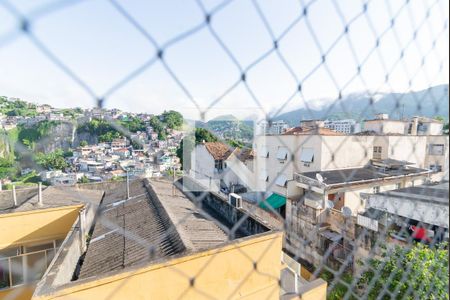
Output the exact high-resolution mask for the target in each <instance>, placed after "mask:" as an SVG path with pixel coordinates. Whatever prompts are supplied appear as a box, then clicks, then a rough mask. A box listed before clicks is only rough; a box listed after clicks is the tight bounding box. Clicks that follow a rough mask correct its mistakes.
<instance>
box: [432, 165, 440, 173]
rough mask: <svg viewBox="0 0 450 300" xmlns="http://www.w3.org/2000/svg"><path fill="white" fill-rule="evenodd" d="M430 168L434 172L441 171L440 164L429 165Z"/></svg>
mask: <svg viewBox="0 0 450 300" xmlns="http://www.w3.org/2000/svg"><path fill="white" fill-rule="evenodd" d="M430 170H432V171H435V172H442V166H441V165H430Z"/></svg>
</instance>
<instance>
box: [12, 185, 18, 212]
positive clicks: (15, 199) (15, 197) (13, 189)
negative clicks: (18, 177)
mask: <svg viewBox="0 0 450 300" xmlns="http://www.w3.org/2000/svg"><path fill="white" fill-rule="evenodd" d="M12 196H13V202H14V207H17V195H16V185H15V184H13V186H12Z"/></svg>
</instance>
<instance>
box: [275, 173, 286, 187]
mask: <svg viewBox="0 0 450 300" xmlns="http://www.w3.org/2000/svg"><path fill="white" fill-rule="evenodd" d="M286 182H287V178H286V175H284V174H280V175H278V177H277V180H276V181H275V184H276V185H278V186H282V187H285V186H286Z"/></svg>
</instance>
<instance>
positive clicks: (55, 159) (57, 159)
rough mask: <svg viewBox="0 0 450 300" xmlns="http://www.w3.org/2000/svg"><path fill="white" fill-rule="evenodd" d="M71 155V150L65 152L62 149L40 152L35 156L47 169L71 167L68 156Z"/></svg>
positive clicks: (39, 163) (38, 162)
mask: <svg viewBox="0 0 450 300" xmlns="http://www.w3.org/2000/svg"><path fill="white" fill-rule="evenodd" d="M71 155H72V153H71V152H64V151H62V150H60V149H58V150H56V151H54V152H50V153H42V152H39V153H37V154H36V156H35V161H36V163H37V164H38V165H40V166H42V167H43V168H45V169H47V170H64V169H65V168H67V167H69V164H68V163H67V161H66V157H68V156H71Z"/></svg>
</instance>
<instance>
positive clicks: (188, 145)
mask: <svg viewBox="0 0 450 300" xmlns="http://www.w3.org/2000/svg"><path fill="white" fill-rule="evenodd" d="M194 146H195V142H194V138H193V137H192V136H187V137H185V138H184V139H182V140H181V143H180V146H179V147H178V148H177V150H176V155H177V157H178V158H179V159H180V163H181V168H182V169H183V170H190V169H191V153H192V151H193V150H194ZM185 153H186V159H185V157H184V154H185Z"/></svg>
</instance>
